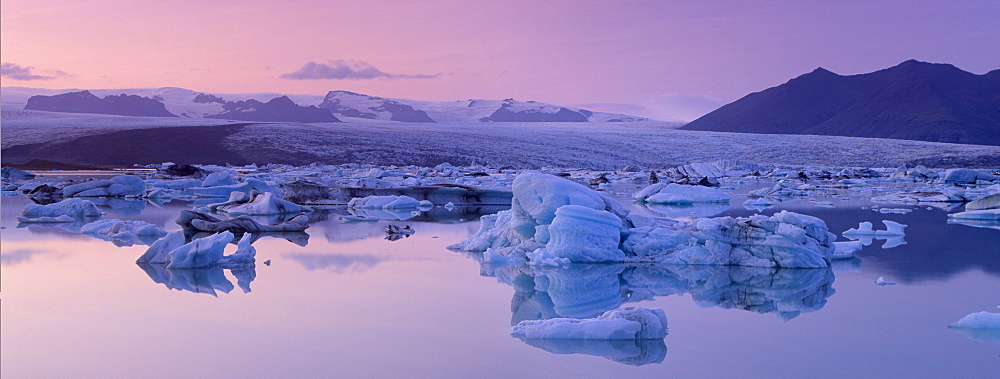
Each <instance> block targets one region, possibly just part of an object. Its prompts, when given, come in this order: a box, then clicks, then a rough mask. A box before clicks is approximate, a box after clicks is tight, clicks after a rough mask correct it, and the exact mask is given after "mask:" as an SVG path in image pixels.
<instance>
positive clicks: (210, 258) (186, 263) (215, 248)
mask: <svg viewBox="0 0 1000 379" xmlns="http://www.w3.org/2000/svg"><path fill="white" fill-rule="evenodd" d="M232 240H233V233H230V232H228V231H227V232H222V233H219V234H215V235H211V236H208V237H205V238H199V239H196V240H194V241H191V242H189V243H187V244H184V245H182V246H180V247H178V248H176V249H173V250H171V251H170V253H169V255H170V264H169V265H167V268H205V267H211V266H213V265H215V264H216V263H217V262H218V261H219V259H220V258H222V254H223V253H224V252H225V249H226V245H227V244H229V243H230V242H232Z"/></svg>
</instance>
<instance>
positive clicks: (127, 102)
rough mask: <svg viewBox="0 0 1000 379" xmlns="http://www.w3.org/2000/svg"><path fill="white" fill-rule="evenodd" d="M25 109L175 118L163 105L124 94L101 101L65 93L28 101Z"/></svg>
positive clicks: (86, 95)
mask: <svg viewBox="0 0 1000 379" xmlns="http://www.w3.org/2000/svg"><path fill="white" fill-rule="evenodd" d="M24 109H29V110H37V111H49V112H67V113H94V114H110V115H118V116H146V117H177V115H175V114H173V113H170V112H169V111H167V108H166V107H165V106H164V105H163V103H162V102H160V101H159V100H157V99H151V98H148V97H142V96H137V95H125V94H121V95H108V96H105V97H103V98H100V97H97V96H95V95H94V94H92V93H90V91H79V92H68V93H64V94H60V95H53V96H43V95H37V96H32V97H30V98H28V102H27V104H25V106H24Z"/></svg>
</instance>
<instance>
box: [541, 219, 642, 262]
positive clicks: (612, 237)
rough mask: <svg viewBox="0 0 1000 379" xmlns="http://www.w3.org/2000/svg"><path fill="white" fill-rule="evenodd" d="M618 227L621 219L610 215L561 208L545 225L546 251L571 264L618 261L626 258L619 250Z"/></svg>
mask: <svg viewBox="0 0 1000 379" xmlns="http://www.w3.org/2000/svg"><path fill="white" fill-rule="evenodd" d="M621 225H622V220H621V219H620V218H618V216H615V215H614V214H612V213H610V212H606V211H603V210H595V209H593V208H588V207H585V206H582V205H564V206H561V207H559V208H558V209H556V211H555V217H554V218H553V219H552V224H550V225H548V228H547V232H548V243H547V244H546V245H545V250H546V251H548V252H549V253H550V254H552V255H553V256H555V257H557V258H565V259H568V260H569V261H571V262H621V261H623V260H624V259H625V253H624V252H623V251H621V250H620V249H619V248H618V244H619V241H620V240H621Z"/></svg>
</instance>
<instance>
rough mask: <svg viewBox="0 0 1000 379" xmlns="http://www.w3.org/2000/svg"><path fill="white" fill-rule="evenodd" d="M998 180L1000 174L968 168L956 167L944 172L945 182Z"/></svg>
mask: <svg viewBox="0 0 1000 379" xmlns="http://www.w3.org/2000/svg"><path fill="white" fill-rule="evenodd" d="M980 180H984V181H988V182H989V181H996V180H1000V176H996V175H991V174H987V173H984V172H979V171H976V170H970V169H967V168H956V169H951V170H948V171H945V172H944V182H945V183H961V184H975V183H976V182H977V181H980Z"/></svg>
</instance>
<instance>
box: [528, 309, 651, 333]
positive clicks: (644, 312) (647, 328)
mask: <svg viewBox="0 0 1000 379" xmlns="http://www.w3.org/2000/svg"><path fill="white" fill-rule="evenodd" d="M511 334H513V335H516V336H523V337H524V338H528V339H533V338H547V339H583V340H644V339H663V338H664V337H666V336H667V316H666V314H665V313H664V312H663V309H661V308H642V307H625V308H621V309H615V310H610V311H607V312H605V313H604V314H602V315H600V316H598V317H597V318H593V319H583V320H581V319H573V318H555V319H549V320H528V321H521V322H520V323H518V324H517V325H515V326H514V327H513V328H511Z"/></svg>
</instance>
